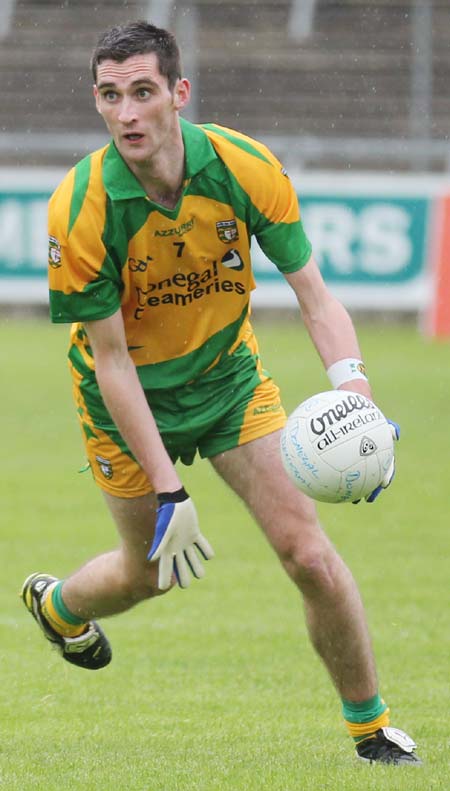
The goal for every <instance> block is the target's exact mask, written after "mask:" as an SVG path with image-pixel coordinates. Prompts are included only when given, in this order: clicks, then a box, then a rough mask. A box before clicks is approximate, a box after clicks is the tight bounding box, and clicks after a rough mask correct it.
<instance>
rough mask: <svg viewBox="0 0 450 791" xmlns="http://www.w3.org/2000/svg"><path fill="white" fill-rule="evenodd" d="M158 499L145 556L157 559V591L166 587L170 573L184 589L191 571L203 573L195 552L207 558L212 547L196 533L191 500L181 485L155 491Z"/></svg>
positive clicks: (198, 530)
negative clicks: (152, 533) (153, 526)
mask: <svg viewBox="0 0 450 791" xmlns="http://www.w3.org/2000/svg"><path fill="white" fill-rule="evenodd" d="M158 502H159V507H158V510H157V512H156V527H155V536H154V539H153V544H152V546H151V547H150V551H149V553H148V555H147V559H148V560H152V561H153V560H159V574H158V588H159V589H160V590H167V588H170V584H171V580H172V574H175V576H176V578H177V582H178V585H179V586H180V588H187V587H188V585H190V583H191V574H192V575H193V576H194V577H196V578H197V579H200V578H201V577H204V576H205V570H204V568H203V564H202V562H201V560H200V558H199V555H198V553H200V554H201V555H202V556H203V558H204V559H205V560H210V558H212V557H214V550H213V549H212V547H211V546H210V544H209V543H208V541H207V540H206V538H205V537H204V536H202V534H201V533H200V529H199V526H198V518H197V512H196V510H195V506H194V503H193V502H192V500H191V498H190V497H189V495H188V494H187V493H186V492H185V490H184V489H183V488H181V489H178V491H176V492H169V493H164V494H158ZM189 572H191V574H190V573H189Z"/></svg>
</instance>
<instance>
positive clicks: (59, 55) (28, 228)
mask: <svg viewBox="0 0 450 791" xmlns="http://www.w3.org/2000/svg"><path fill="white" fill-rule="evenodd" d="M138 18H147V19H149V20H151V21H153V22H154V23H156V24H159V25H162V26H167V27H169V28H171V29H172V30H174V31H175V32H176V34H177V36H178V39H179V42H180V44H181V47H182V51H183V55H184V70H185V73H186V75H187V76H188V77H189V78H190V79H191V80H192V82H193V86H194V95H193V100H192V103H191V106H190V108H189V113H188V114H187V115H188V117H189V118H190V120H193V121H195V122H206V121H213V122H216V123H220V124H222V125H224V126H230V127H232V128H236V129H239V130H240V131H243V132H246V133H248V134H250V135H253V136H255V137H257V138H259V139H261V140H263V141H264V142H266V143H267V144H268V145H269V146H270V147H271V148H272V150H273V151H274V152H275V153H276V154H277V155H278V156H279V157H280V159H281V160H282V161H283V164H284V165H285V166H286V167H287V168H288V169H289V172H290V175H291V177H292V178H293V180H294V181H295V183H296V185H298V192H299V197H300V199H301V204H302V209H303V217H304V222H305V225H306V228H307V231H308V233H309V235H310V236H311V238H312V241H313V244H314V248H315V252H316V257H317V258H318V259H319V263H320V265H321V266H322V269H323V273H324V276H325V277H326V279H327V280H328V281H329V282H330V285H331V286H332V287H333V288H334V289H335V290H336V292H337V293H338V296H340V297H341V298H342V299H343V301H344V302H346V304H347V305H348V306H349V307H350V308H352V309H355V310H356V309H358V308H360V309H362V310H377V311H379V310H388V311H391V312H392V311H400V312H401V313H402V315H405V314H408V315H410V314H411V313H412V314H413V315H414V316H416V315H417V316H419V319H420V325H421V326H422V327H424V328H425V329H427V331H428V332H431V333H432V334H441V335H447V334H450V326H449V322H450V319H449V318H448V317H447V313H449V311H448V310H447V304H448V301H449V300H450V285H449V283H448V282H447V281H448V280H450V276H449V275H448V272H447V270H448V266H447V264H446V262H445V249H446V247H448V244H447V241H448V239H450V231H449V227H450V220H449V219H448V216H447V215H449V216H450V209H449V207H448V199H447V193H449V194H450V178H449V168H450V142H449V138H448V130H449V121H450V104H449V102H448V84H449V81H450V50H449V46H448V42H449V38H450V9H449V3H448V0H373V1H372V2H367V1H364V0H278V2H266V1H265V0H240V1H239V2H233V1H232V0H188V1H186V2H183V1H181V2H176V3H175V2H171V0H149V1H148V2H138V1H137V0H106V1H105V2H103V1H102V0H94V2H91V0H57V1H54V0H2V3H1V7H0V102H1V107H2V121H1V134H0V293H1V299H0V301H1V302H2V303H3V304H6V303H8V302H11V301H12V302H18V301H19V302H23V301H25V302H33V301H36V300H37V301H41V302H42V300H45V286H44V279H45V277H44V276H45V239H44V237H45V230H44V231H43V224H44V214H45V201H46V199H47V197H48V194H50V192H51V190H52V189H53V186H54V185H55V184H56V183H57V181H58V180H59V178H60V176H61V175H62V173H63V172H64V170H67V168H68V167H70V166H71V165H72V164H74V163H75V162H76V161H78V160H79V159H80V158H81V157H82V156H84V155H85V154H87V153H88V152H90V151H92V150H94V149H96V148H98V147H100V146H102V145H103V144H104V143H105V142H106V141H107V135H106V133H105V130H104V128H103V122H102V120H101V118H100V117H99V116H98V115H97V113H96V112H95V110H94V108H93V102H92V92H91V76H90V72H89V58H90V53H91V50H92V47H93V45H94V43H95V40H96V38H97V35H98V33H99V32H100V31H102V30H103V29H104V28H105V27H107V26H109V25H111V24H114V23H118V22H123V21H126V20H130V19H138ZM447 237H448V238H447ZM255 268H256V272H257V276H258V279H259V281H260V283H261V284H262V288H261V290H260V293H259V294H258V295H257V297H256V299H255V303H256V305H258V304H261V305H272V304H273V305H276V306H278V307H279V306H280V305H281V306H283V305H285V304H286V305H287V304H288V303H289V299H290V295H289V294H288V290H286V288H285V287H284V285H283V284H282V281H281V280H279V279H278V277H277V273H276V272H273V271H272V268H271V267H270V266H268V264H267V262H266V261H265V260H264V259H263V257H262V255H260V253H259V251H258V250H257V249H256V250H255ZM438 291H439V296H437V292H438Z"/></svg>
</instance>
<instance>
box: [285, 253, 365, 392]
mask: <svg viewBox="0 0 450 791" xmlns="http://www.w3.org/2000/svg"><path fill="white" fill-rule="evenodd" d="M285 277H286V280H287V282H288V283H289V285H290V286H291V287H292V289H293V290H294V292H295V295H296V297H297V300H298V303H299V306H300V310H301V312H302V316H303V321H304V323H305V326H306V328H307V330H308V333H309V335H310V337H311V340H312V342H313V344H314V346H315V348H316V349H317V352H318V353H319V355H320V358H321V360H322V362H323V364H324V367H325V369H326V370H327V371H329V370H330V368H331V366H333V365H334V364H335V363H338V362H339V361H341V360H361V351H360V348H359V344H358V339H357V337H356V332H355V328H354V326H353V322H352V320H351V318H350V316H349V314H348V312H347V310H346V309H345V307H344V306H343V305H342V303H341V302H339V300H338V299H336V297H334V295H333V294H332V293H331V291H330V290H329V288H328V287H327V285H326V284H325V282H324V280H323V278H322V275H321V273H320V270H319V267H318V266H317V264H316V262H315V260H314V258H313V257H311V258H310V259H309V261H308V263H307V264H306V265H305V266H304V267H303V268H302V269H299V270H297V271H296V272H292V273H290V274H286V275H285ZM342 375H343V376H344V379H343V381H341V382H340V383H339V384H338V385H337V386H336V387H339V388H342V389H346V390H354V391H356V392H358V393H361V394H362V395H365V396H367V397H368V398H372V394H371V390H370V385H369V383H368V381H367V379H365V378H355V379H348V380H345V373H343V374H342ZM349 376H350V373H349Z"/></svg>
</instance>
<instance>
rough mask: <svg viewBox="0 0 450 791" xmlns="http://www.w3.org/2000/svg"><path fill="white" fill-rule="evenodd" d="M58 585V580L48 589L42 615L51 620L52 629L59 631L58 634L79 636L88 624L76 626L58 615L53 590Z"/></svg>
mask: <svg viewBox="0 0 450 791" xmlns="http://www.w3.org/2000/svg"><path fill="white" fill-rule="evenodd" d="M56 585H57V582H55V583H54V585H51V586H50V587H49V589H48V591H47V595H46V597H45V599H44V601H43V602H42V604H41V611H42V615H43V616H44V618H45V620H46V621H48V622H49V624H50V626H51V627H52V629H54V630H55V632H58V634H61V635H62V636H63V637H78V636H79V635H80V634H83V632H84V631H86V624H85V623H82V624H80V625H77V626H75V625H74V624H73V623H67V621H64V619H63V618H61V616H60V615H58V613H57V612H56V610H55V608H54V606H53V600H52V592H53V589H54V587H55V586H56Z"/></svg>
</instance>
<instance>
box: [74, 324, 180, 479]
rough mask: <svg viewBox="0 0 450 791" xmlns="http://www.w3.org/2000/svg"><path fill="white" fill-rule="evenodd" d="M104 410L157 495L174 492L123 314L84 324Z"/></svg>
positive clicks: (169, 463) (172, 474)
mask: <svg viewBox="0 0 450 791" xmlns="http://www.w3.org/2000/svg"><path fill="white" fill-rule="evenodd" d="M84 326H85V329H86V332H87V334H88V337H89V343H90V346H91V348H92V352H93V355H94V359H95V372H96V376H97V382H98V386H99V388H100V391H101V394H102V396H103V400H104V402H105V404H106V407H107V409H108V411H109V413H110V415H111V417H112V419H113V421H114V423H115V424H116V426H117V428H118V429H119V431H120V434H121V435H122V437H123V439H124V440H125V442H126V443H127V445H128V446H129V448H130V449H131V451H132V452H133V454H134V455H135V457H136V459H137V460H138V461H139V464H140V465H141V467H142V468H143V470H144V471H145V473H146V474H147V477H148V479H149V480H150V482H151V484H152V486H153V488H154V489H155V491H156V492H171V491H172V492H173V491H175V490H176V489H180V488H181V481H180V479H179V477H178V474H177V472H176V470H175V467H174V465H173V464H172V461H171V459H170V458H169V455H168V453H167V451H166V449H165V447H164V445H163V442H162V440H161V436H160V434H159V431H158V428H157V426H156V423H155V420H154V418H153V415H152V413H151V410H150V407H149V405H148V403H147V400H146V398H145V395H144V391H143V389H142V386H141V383H140V381H139V378H138V375H137V371H136V366H135V365H134V363H133V361H132V359H131V357H130V355H129V353H128V346H127V341H126V337H125V329H124V324H123V318H122V311H121V310H120V309H119V310H118V311H116V313H114V314H113V315H112V316H110V317H109V318H107V319H100V320H98V321H89V322H86V323H85V324H84Z"/></svg>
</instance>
